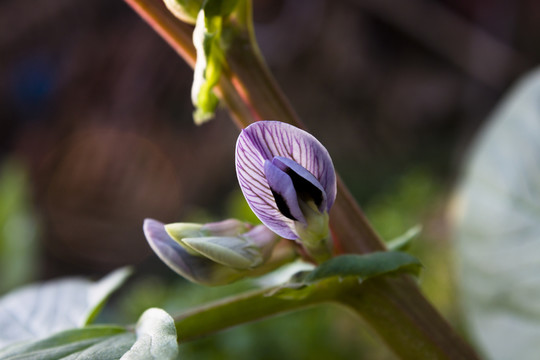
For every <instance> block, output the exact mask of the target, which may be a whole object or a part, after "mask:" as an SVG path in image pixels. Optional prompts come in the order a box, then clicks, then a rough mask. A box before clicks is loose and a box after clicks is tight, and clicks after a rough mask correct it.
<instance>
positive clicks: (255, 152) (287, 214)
mask: <svg viewBox="0 0 540 360" xmlns="http://www.w3.org/2000/svg"><path fill="white" fill-rule="evenodd" d="M236 173H237V176H238V181H239V183H240V187H241V188H242V192H243V193H244V196H245V198H246V200H247V202H248V204H249V206H250V207H251V209H252V210H253V212H254V213H255V214H256V215H257V217H258V218H259V219H260V220H261V221H262V222H263V223H264V224H265V225H266V226H267V227H268V228H270V229H271V230H272V231H274V232H275V233H276V234H278V235H280V236H281V237H284V238H286V239H291V240H294V239H298V238H300V237H301V236H300V234H299V230H298V229H308V230H307V231H311V230H313V229H311V228H310V226H311V224H314V223H315V222H317V221H314V220H313V219H314V218H315V217H321V218H326V221H327V216H328V211H329V210H330V208H331V207H332V205H333V203H334V200H335V198H336V174H335V171H334V166H333V164H332V159H331V158H330V155H329V154H328V151H327V150H326V149H325V148H324V147H323V146H322V144H321V143H320V142H319V141H318V140H317V139H315V138H314V137H313V136H312V135H310V134H308V133H307V132H305V131H303V130H301V129H298V128H296V127H294V126H292V125H289V124H286V123H282V122H278V121H259V122H256V123H254V124H251V125H250V126H248V127H247V128H245V129H244V130H242V133H241V134H240V136H239V137H238V141H237V143H236ZM319 222H320V221H319ZM317 226H318V227H320V228H324V226H322V227H321V226H320V225H317ZM326 231H327V224H326ZM304 240H305V239H304Z"/></svg>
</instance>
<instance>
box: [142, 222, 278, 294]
mask: <svg viewBox="0 0 540 360" xmlns="http://www.w3.org/2000/svg"><path fill="white" fill-rule="evenodd" d="M143 229H144V234H145V236H146V239H147V240H148V243H149V244H150V246H151V247H152V249H153V250H154V252H155V253H156V254H157V255H158V256H159V257H160V259H161V260H162V261H163V262H165V263H166V264H167V265H168V266H169V267H170V268H171V269H172V270H174V271H175V272H177V273H178V274H180V275H182V276H183V277H185V278H186V279H188V280H190V281H192V282H196V283H200V284H204V285H222V284H227V283H230V282H233V281H236V280H239V279H241V278H243V277H246V276H251V275H260V274H261V271H262V270H259V269H257V270H258V273H255V272H253V270H254V269H256V268H258V267H260V266H262V265H264V264H265V263H266V262H267V261H268V260H269V258H270V255H271V254H272V251H273V249H274V246H275V245H276V243H277V241H278V240H279V237H278V236H277V235H276V234H274V233H273V232H272V231H271V230H269V229H268V228H266V227H265V226H264V225H259V226H256V227H253V226H252V225H250V224H246V223H243V222H240V221H238V220H235V219H229V220H225V221H221V222H216V223H208V224H205V225H201V224H193V223H173V224H168V225H165V224H163V223H161V222H158V221H156V220H152V219H146V220H145V221H144V226H143Z"/></svg>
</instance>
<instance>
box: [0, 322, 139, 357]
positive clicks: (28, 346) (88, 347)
mask: <svg viewBox="0 0 540 360" xmlns="http://www.w3.org/2000/svg"><path fill="white" fill-rule="evenodd" d="M134 342H135V334H133V333H128V332H126V330H125V329H124V328H122V327H117V326H90V327H86V328H82V329H71V330H65V331H62V332H59V333H56V334H54V335H52V336H50V337H48V338H45V339H42V340H37V341H30V342H24V343H19V344H14V345H11V346H9V347H7V348H4V349H1V350H0V359H2V360H15V359H17V360H22V359H28V360H30V359H40V360H49V359H50V360H56V359H65V360H67V359H78V360H83V359H84V360H90V359H101V360H118V359H120V357H121V356H122V355H123V354H124V353H125V352H126V351H128V350H129V348H130V347H131V346H132V345H133V343H134Z"/></svg>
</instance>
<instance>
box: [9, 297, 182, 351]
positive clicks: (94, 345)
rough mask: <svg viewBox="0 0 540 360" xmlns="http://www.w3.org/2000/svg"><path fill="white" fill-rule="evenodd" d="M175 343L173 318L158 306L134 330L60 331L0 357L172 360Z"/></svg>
mask: <svg viewBox="0 0 540 360" xmlns="http://www.w3.org/2000/svg"><path fill="white" fill-rule="evenodd" d="M177 358H178V343H177V336H176V328H175V325H174V320H173V319H172V318H171V317H170V315H169V314H167V313H166V312H165V311H163V310H161V309H156V308H152V309H148V310H146V311H145V312H144V313H143V315H142V316H141V317H140V319H139V322H138V323H137V327H136V329H135V333H133V332H130V331H127V330H126V329H125V328H123V327H119V326H112V325H101V326H95V325H94V326H87V327H84V328H81V329H70V330H65V331H61V332H59V333H56V334H54V335H52V336H49V337H47V338H44V339H40V340H33V341H26V342H21V343H17V344H13V345H10V346H8V347H5V348H3V349H0V359H1V360H23V359H25V360H26V359H28V360H34V359H40V360H57V359H62V360H96V359H99V360H174V359H177Z"/></svg>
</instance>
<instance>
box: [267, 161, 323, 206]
mask: <svg viewBox="0 0 540 360" xmlns="http://www.w3.org/2000/svg"><path fill="white" fill-rule="evenodd" d="M272 164H274V165H275V166H277V167H278V168H280V169H281V170H283V171H284V172H285V173H287V175H288V176H290V178H291V180H292V183H293V185H294V188H295V190H296V193H297V196H299V197H300V198H301V199H302V197H303V196H304V195H305V197H306V199H309V198H311V199H312V200H314V201H315V204H316V205H317V208H318V209H319V211H321V212H323V211H327V209H326V205H327V204H326V203H327V202H326V193H325V191H324V189H323V187H322V185H321V183H320V182H319V181H318V180H317V179H316V178H315V176H313V174H312V173H310V172H309V171H307V170H306V169H305V168H303V167H302V166H300V165H299V164H298V163H297V162H296V161H294V160H291V159H287V158H284V157H282V156H276V157H274V159H273V160H272ZM306 199H302V200H306Z"/></svg>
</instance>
